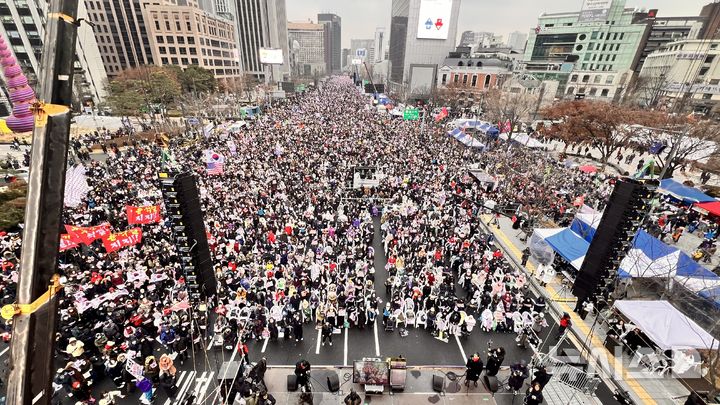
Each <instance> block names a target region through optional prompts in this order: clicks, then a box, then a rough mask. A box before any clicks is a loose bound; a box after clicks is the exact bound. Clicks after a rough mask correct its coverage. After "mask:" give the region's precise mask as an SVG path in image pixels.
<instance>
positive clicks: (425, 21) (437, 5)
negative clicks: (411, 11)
mask: <svg viewBox="0 0 720 405" xmlns="http://www.w3.org/2000/svg"><path fill="white" fill-rule="evenodd" d="M452 4H453V0H422V1H421V2H420V15H419V16H418V32H417V37H418V38H421V39H447V37H448V33H449V31H450V17H451V15H452Z"/></svg>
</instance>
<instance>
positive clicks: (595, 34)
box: [590, 31, 598, 39]
mask: <svg viewBox="0 0 720 405" xmlns="http://www.w3.org/2000/svg"><path fill="white" fill-rule="evenodd" d="M597 38H598V32H597V31H593V32H592V34H590V39H597Z"/></svg>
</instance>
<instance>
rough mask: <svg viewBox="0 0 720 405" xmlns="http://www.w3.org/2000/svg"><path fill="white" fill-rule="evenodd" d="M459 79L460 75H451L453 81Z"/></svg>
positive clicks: (455, 81)
mask: <svg viewBox="0 0 720 405" xmlns="http://www.w3.org/2000/svg"><path fill="white" fill-rule="evenodd" d="M459 81H460V75H453V83H457V82H459Z"/></svg>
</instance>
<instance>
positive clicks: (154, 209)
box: [126, 205, 160, 225]
mask: <svg viewBox="0 0 720 405" xmlns="http://www.w3.org/2000/svg"><path fill="white" fill-rule="evenodd" d="M126 210H127V217H128V224H130V225H136V224H156V223H158V222H160V206H158V205H149V206H147V207H134V206H132V205H128V206H127V207H126Z"/></svg>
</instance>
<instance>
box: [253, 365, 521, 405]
mask: <svg viewBox="0 0 720 405" xmlns="http://www.w3.org/2000/svg"><path fill="white" fill-rule="evenodd" d="M293 371H294V370H293V368H290V367H269V368H268V370H267V372H266V374H265V383H266V384H267V388H268V392H270V393H272V395H273V396H274V397H275V399H276V400H277V402H278V404H281V405H285V404H288V405H289V404H298V403H299V399H300V393H299V392H288V390H287V385H286V380H287V375H289V374H292V373H293ZM449 371H452V372H454V373H456V374H457V375H458V376H462V375H463V374H464V373H465V368H464V367H458V368H430V367H408V369H407V379H406V386H405V389H404V390H403V391H400V392H394V393H389V392H388V391H387V388H386V389H385V391H384V393H383V394H382V395H377V394H373V395H369V394H367V395H366V394H365V393H364V389H363V387H362V386H361V385H358V384H353V382H352V367H337V368H320V367H318V368H315V367H314V368H313V369H312V371H311V383H312V387H313V388H312V389H313V404H315V405H320V404H323V405H324V404H333V405H337V404H341V403H343V399H344V398H345V396H346V395H348V394H349V393H350V389H351V388H353V389H355V390H356V391H357V393H358V394H359V395H360V398H363V404H370V403H372V404H382V405H385V404H394V405H419V404H435V405H449V404H453V405H471V404H484V405H495V404H500V405H504V404H511V403H513V395H512V394H507V393H498V394H495V396H494V397H493V395H492V394H490V393H489V392H488V391H487V390H486V389H485V388H484V387H483V386H482V383H480V384H479V385H478V387H474V386H473V385H472V384H470V387H466V386H465V385H464V380H462V379H458V381H457V382H452V381H449V380H448V379H445V392H444V393H443V394H439V393H437V392H435V391H433V389H432V378H433V375H438V376H441V377H442V376H444V375H445V373H447V372H449ZM507 373H508V371H506V370H502V369H501V371H500V375H498V378H499V379H500V380H502V379H503V377H504V376H506V375H507ZM331 374H335V375H337V376H338V378H339V381H340V391H338V392H336V393H333V392H330V391H329V390H328V387H327V384H326V381H327V377H328V376H329V375H331ZM518 401H520V402H521V401H522V397H521V396H520V395H518V397H516V399H515V402H518Z"/></svg>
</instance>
